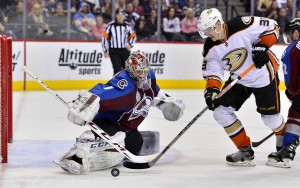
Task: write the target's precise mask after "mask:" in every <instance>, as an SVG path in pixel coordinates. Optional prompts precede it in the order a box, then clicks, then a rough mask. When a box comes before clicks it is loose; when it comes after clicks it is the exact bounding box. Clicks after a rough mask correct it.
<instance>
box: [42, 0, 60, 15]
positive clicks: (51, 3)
mask: <svg viewBox="0 0 300 188" xmlns="http://www.w3.org/2000/svg"><path fill="white" fill-rule="evenodd" d="M45 3H46V4H45V8H46V9H47V11H48V12H49V13H50V14H51V15H53V14H54V12H55V9H56V5H57V4H58V1H57V0H46V1H45Z"/></svg>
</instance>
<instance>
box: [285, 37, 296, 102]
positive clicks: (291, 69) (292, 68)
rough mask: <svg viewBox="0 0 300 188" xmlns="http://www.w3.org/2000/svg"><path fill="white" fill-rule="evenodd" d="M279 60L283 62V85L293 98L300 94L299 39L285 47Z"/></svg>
mask: <svg viewBox="0 0 300 188" xmlns="http://www.w3.org/2000/svg"><path fill="white" fill-rule="evenodd" d="M281 61H282V62H283V74H284V82H285V86H286V88H287V90H288V92H289V94H290V95H291V98H294V97H295V96H296V95H299V94H300V84H299V83H300V82H299V80H300V39H298V40H296V41H294V42H293V43H291V44H290V45H289V46H288V47H287V48H286V49H285V51H284V53H283V55H282V58H281Z"/></svg>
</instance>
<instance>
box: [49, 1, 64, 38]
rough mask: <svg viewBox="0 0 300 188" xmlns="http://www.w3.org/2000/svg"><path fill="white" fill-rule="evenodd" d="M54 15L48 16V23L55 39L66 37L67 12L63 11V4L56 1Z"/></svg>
mask: <svg viewBox="0 0 300 188" xmlns="http://www.w3.org/2000/svg"><path fill="white" fill-rule="evenodd" d="M53 12H54V15H52V16H51V17H50V18H49V24H51V26H52V30H53V32H55V39H66V30H67V25H66V23H67V14H66V13H65V12H64V8H63V4H62V3H57V5H56V7H55V10H54V11H53Z"/></svg>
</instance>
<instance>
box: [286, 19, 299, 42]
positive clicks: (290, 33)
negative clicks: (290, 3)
mask: <svg viewBox="0 0 300 188" xmlns="http://www.w3.org/2000/svg"><path fill="white" fill-rule="evenodd" d="M295 30H298V32H299V34H300V19H299V18H295V19H293V20H292V21H290V22H288V23H287V24H286V25H285V27H284V31H283V40H284V42H285V43H286V44H290V43H291V42H293V41H295V40H297V39H298V38H299V36H297V37H296V36H294V31H295Z"/></svg>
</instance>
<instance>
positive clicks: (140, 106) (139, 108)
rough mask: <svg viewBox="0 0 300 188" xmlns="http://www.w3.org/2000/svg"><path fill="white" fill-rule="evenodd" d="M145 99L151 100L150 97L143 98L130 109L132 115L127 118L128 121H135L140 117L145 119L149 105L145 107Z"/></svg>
mask: <svg viewBox="0 0 300 188" xmlns="http://www.w3.org/2000/svg"><path fill="white" fill-rule="evenodd" d="M147 99H148V100H149V101H151V100H152V99H151V98H150V97H145V98H143V99H142V100H141V101H140V102H138V103H137V105H136V106H135V107H134V108H133V109H132V113H131V114H130V117H129V118H128V120H129V121H130V120H133V119H136V118H138V117H140V116H142V117H143V118H145V117H146V116H147V115H148V113H149V109H150V105H147V102H146V100H147Z"/></svg>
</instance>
